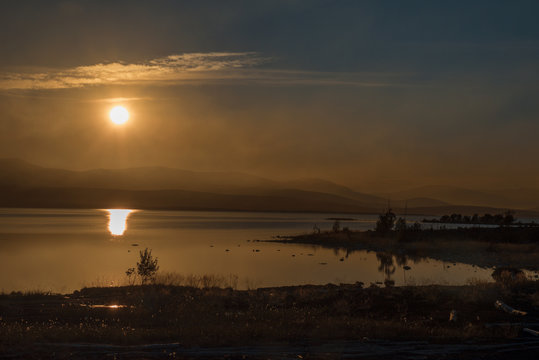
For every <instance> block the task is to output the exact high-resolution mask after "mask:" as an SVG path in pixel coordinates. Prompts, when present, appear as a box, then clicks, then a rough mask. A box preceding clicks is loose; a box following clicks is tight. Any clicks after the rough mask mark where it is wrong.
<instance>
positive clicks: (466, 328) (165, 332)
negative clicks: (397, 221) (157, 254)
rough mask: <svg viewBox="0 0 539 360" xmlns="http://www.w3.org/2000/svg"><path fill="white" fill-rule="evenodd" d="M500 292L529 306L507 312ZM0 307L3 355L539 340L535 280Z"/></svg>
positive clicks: (101, 298)
mask: <svg viewBox="0 0 539 360" xmlns="http://www.w3.org/2000/svg"><path fill="white" fill-rule="evenodd" d="M496 300H500V301H502V302H504V303H506V304H509V305H511V306H513V307H514V308H516V309H519V310H522V311H526V312H527V314H526V315H515V314H509V313H507V312H505V311H502V310H500V309H499V308H497V307H496V306H495V305H494V303H495V302H496ZM451 312H453V313H454V314H455V315H456V318H455V320H454V321H450V320H449V318H450V313H451ZM0 317H1V319H0V354H3V355H2V356H1V357H3V358H42V357H51V358H87V357H92V358H104V357H107V356H111V358H112V357H114V356H120V357H121V358H130V359H131V358H137V359H138V358H158V357H165V355H166V357H169V358H170V357H179V358H196V357H198V358H223V357H226V356H228V357H232V358H242V357H244V356H245V357H246V358H257V359H258V358H268V357H269V358H298V356H301V357H303V358H304V357H311V358H328V357H329V358H340V357H342V356H344V355H346V354H348V355H346V356H350V357H363V358H376V357H378V356H382V355H386V356H388V357H391V358H414V357H413V356H412V355H413V354H415V355H414V356H419V358H438V357H439V356H440V354H453V355H454V356H456V357H457V356H458V357H457V358H474V357H477V356H480V357H485V358H493V356H495V355H496V354H506V355H507V354H508V353H510V354H512V356H513V358H515V356H516V355H518V357H520V358H528V356H529V354H535V355H537V353H539V338H537V337H535V336H533V335H531V334H529V333H528V332H527V331H525V330H523V329H525V328H530V329H535V330H539V282H533V281H515V282H511V281H508V282H505V283H481V284H475V285H470V286H423V287H388V288H385V287H384V288H382V287H369V288H363V287H362V286H361V284H354V285H340V286H336V285H326V286H294V287H280V288H265V289H257V290H245V291H240V290H232V289H219V288H208V289H198V288H192V287H179V286H164V285H148V286H127V287H114V288H85V289H82V290H81V291H76V292H74V293H73V294H69V295H47V294H9V295H2V296H0ZM150 344H154V345H150ZM155 344H160V345H155ZM163 344H165V345H163ZM52 354H54V356H53V355H52ZM399 354H400V355H399ZM403 354H404V355H406V354H408V355H410V354H412V355H410V356H411V357H410V356H408V355H406V357H400V356H404V355H403ZM496 356H497V355H496ZM530 356H531V355H530ZM415 358H417V357H415ZM446 358H448V357H447V356H446ZM494 358H496V357H494ZM501 358H503V357H501ZM529 358H532V357H529Z"/></svg>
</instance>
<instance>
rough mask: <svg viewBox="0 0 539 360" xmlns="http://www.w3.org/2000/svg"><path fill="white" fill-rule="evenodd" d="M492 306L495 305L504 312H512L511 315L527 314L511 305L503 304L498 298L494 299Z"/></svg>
mask: <svg viewBox="0 0 539 360" xmlns="http://www.w3.org/2000/svg"><path fill="white" fill-rule="evenodd" d="M494 306H496V308H497V309H500V310H503V311H505V312H506V313H509V314H513V315H527V314H528V313H527V312H525V311H520V310H516V309H513V308H512V307H511V306H509V305H507V304H504V303H503V302H501V301H500V300H496V302H495V303H494Z"/></svg>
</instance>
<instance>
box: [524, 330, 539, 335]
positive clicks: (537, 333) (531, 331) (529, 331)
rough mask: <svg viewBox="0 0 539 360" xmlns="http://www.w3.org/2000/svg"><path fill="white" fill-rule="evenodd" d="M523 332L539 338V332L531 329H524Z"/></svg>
mask: <svg viewBox="0 0 539 360" xmlns="http://www.w3.org/2000/svg"><path fill="white" fill-rule="evenodd" d="M522 331H524V332H527V333H528V334H531V335H533V336H539V331H536V330H532V329H530V328H524V329H522Z"/></svg>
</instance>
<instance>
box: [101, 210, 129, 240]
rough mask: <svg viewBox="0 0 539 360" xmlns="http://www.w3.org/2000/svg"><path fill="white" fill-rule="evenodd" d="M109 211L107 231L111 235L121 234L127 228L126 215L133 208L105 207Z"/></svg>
mask: <svg viewBox="0 0 539 360" xmlns="http://www.w3.org/2000/svg"><path fill="white" fill-rule="evenodd" d="M107 211H108V212H109V231H110V233H111V234H112V235H116V236H121V235H123V234H124V232H125V231H126V230H127V217H128V216H129V214H130V213H132V212H133V210H129V209H107Z"/></svg>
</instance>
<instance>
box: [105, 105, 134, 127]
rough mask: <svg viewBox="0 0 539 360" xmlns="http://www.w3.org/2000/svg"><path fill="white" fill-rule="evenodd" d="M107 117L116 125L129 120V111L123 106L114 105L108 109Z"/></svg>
mask: <svg viewBox="0 0 539 360" xmlns="http://www.w3.org/2000/svg"><path fill="white" fill-rule="evenodd" d="M109 117H110V121H112V122H113V123H115V124H117V125H121V124H125V123H126V122H127V120H129V111H127V109H126V108H124V107H123V106H115V107H113V108H112V109H111V110H110V113H109Z"/></svg>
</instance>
